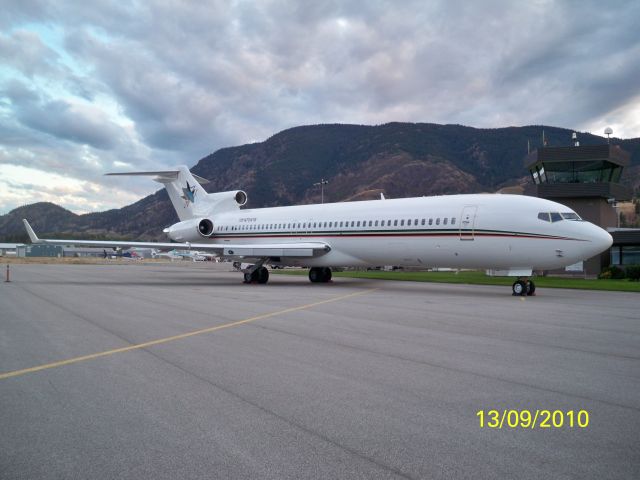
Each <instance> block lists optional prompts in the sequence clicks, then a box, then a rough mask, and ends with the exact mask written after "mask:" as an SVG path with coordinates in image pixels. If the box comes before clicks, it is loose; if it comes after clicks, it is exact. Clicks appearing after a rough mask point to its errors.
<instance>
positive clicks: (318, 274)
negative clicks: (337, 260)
mask: <svg viewBox="0 0 640 480" xmlns="http://www.w3.org/2000/svg"><path fill="white" fill-rule="evenodd" d="M309 280H311V283H318V282H321V281H322V271H321V270H320V269H319V268H318V267H313V268H311V269H309Z"/></svg>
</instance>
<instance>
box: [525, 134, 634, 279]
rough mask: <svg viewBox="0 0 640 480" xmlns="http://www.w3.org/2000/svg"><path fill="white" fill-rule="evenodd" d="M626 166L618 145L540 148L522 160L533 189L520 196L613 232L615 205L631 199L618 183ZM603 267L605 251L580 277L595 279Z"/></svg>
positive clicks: (626, 157)
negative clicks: (557, 207)
mask: <svg viewBox="0 0 640 480" xmlns="http://www.w3.org/2000/svg"><path fill="white" fill-rule="evenodd" d="M574 140H575V134H574ZM629 163H630V155H629V154H628V153H627V152H625V151H624V150H622V149H621V148H620V147H619V146H618V145H609V144H605V145H591V146H579V144H578V142H577V141H575V145H574V146H572V147H542V148H539V149H537V150H534V151H533V152H531V153H530V154H529V155H527V157H526V158H525V166H526V168H527V169H528V170H529V173H530V174H531V178H532V179H533V185H529V186H528V187H527V188H526V189H525V192H524V193H525V194H526V195H532V196H536V197H540V198H546V199H549V200H553V201H556V202H558V203H562V204H564V205H567V206H568V207H570V208H572V209H573V210H575V211H576V212H577V213H578V214H579V215H580V216H581V217H582V218H583V219H585V220H588V221H589V222H592V223H595V224H596V225H599V226H600V227H602V228H605V229H606V228H615V227H617V226H618V215H617V211H616V204H617V202H622V201H628V200H631V197H632V195H633V192H632V190H631V189H630V188H628V187H625V186H624V185H621V184H620V183H619V182H620V177H621V175H622V171H623V169H624V167H626V166H627V165H629ZM607 265H609V252H608V251H607V252H604V253H603V254H602V255H599V256H597V257H594V258H591V259H589V260H588V261H586V262H585V263H584V265H583V266H582V267H583V271H584V273H586V274H588V275H597V274H598V273H600V271H601V270H602V268H603V267H606V266H607ZM579 268H580V266H576V267H574V270H578V269H579ZM578 271H579V270H578Z"/></svg>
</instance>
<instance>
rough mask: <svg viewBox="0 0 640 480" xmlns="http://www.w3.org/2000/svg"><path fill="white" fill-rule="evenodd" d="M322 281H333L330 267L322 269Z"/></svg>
mask: <svg viewBox="0 0 640 480" xmlns="http://www.w3.org/2000/svg"><path fill="white" fill-rule="evenodd" d="M322 281H323V282H325V283H326V282H330V281H331V269H330V268H329V267H324V268H323V269H322Z"/></svg>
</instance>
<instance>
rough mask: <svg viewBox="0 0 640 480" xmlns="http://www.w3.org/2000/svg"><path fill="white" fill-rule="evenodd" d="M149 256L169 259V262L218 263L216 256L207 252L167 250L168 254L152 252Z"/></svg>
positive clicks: (157, 251)
mask: <svg viewBox="0 0 640 480" xmlns="http://www.w3.org/2000/svg"><path fill="white" fill-rule="evenodd" d="M151 256H152V257H153V258H163V257H164V258H169V259H171V261H174V260H185V259H189V260H193V261H194V262H206V261H216V262H217V261H218V257H217V255H215V254H213V253H207V252H198V251H191V250H177V249H173V250H169V251H168V252H162V251H159V250H154V251H153V252H152V253H151Z"/></svg>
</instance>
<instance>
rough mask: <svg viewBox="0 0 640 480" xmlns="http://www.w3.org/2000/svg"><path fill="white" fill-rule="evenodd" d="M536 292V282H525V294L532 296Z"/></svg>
mask: <svg viewBox="0 0 640 480" xmlns="http://www.w3.org/2000/svg"><path fill="white" fill-rule="evenodd" d="M535 294H536V284H535V283H533V281H532V280H529V282H528V283H527V295H528V296H530V297H531V296H534V295H535Z"/></svg>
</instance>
